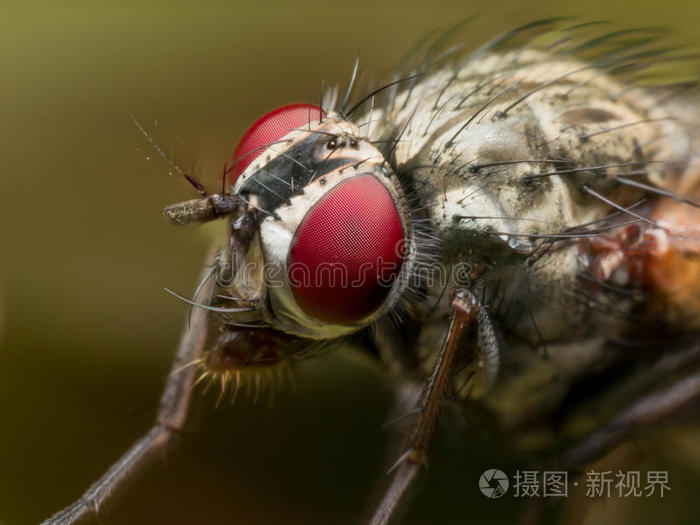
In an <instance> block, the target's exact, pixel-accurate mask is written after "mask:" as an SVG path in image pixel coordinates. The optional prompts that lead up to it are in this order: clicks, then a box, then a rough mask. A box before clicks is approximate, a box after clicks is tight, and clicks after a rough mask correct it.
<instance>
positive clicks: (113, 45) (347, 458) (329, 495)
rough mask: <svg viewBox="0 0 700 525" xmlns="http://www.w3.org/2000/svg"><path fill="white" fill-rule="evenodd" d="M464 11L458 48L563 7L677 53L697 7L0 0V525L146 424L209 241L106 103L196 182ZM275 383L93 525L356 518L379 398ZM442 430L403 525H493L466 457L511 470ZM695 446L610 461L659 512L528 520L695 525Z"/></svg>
mask: <svg viewBox="0 0 700 525" xmlns="http://www.w3.org/2000/svg"><path fill="white" fill-rule="evenodd" d="M475 12H479V13H482V18H481V19H480V20H479V21H478V22H476V23H473V24H471V25H470V26H469V27H467V28H466V29H465V31H464V38H465V39H466V40H467V42H468V45H469V46H470V47H474V46H476V45H478V44H480V43H482V42H483V40H484V39H485V38H487V37H489V36H493V35H494V34H496V33H498V32H499V31H503V30H506V29H510V28H512V27H514V26H516V25H518V24H521V23H524V22H526V21H531V20H533V19H536V18H541V17H549V16H553V15H569V14H576V15H580V16H582V17H584V18H586V19H595V20H598V19H610V20H613V21H616V22H617V23H618V25H619V26H624V27H631V26H638V25H645V26H648V25H652V26H658V25H662V26H666V27H668V28H670V29H671V32H672V35H673V37H674V39H675V40H676V41H678V42H684V43H687V44H690V45H695V46H697V45H698V44H700V37H699V36H698V30H697V27H698V20H699V19H700V18H699V15H700V3H698V2H690V1H688V0H667V1H665V2H658V1H654V2H652V1H650V0H643V1H641V2H623V1H621V0H606V1H600V0H595V1H589V2H580V1H573V0H566V1H559V2H552V1H543V0H525V1H524V2H512V3H511V4H510V5H507V4H506V5H502V4H497V3H494V2H487V1H482V0H479V1H442V2H441V1H436V0H431V1H416V0H405V1H400V2H376V1H373V2H368V1H360V0H356V1H353V2H328V1H323V2H319V1H314V2H306V3H304V4H303V5H301V4H297V3H294V2H280V1H277V0H266V1H263V2H250V3H241V2H239V3H236V2H221V3H208V4H206V5H204V4H202V5H195V4H194V3H192V2H172V1H171V2H163V3H160V4H158V3H152V2H151V3H144V2H85V3H83V4H78V3H67V4H63V5H62V6H61V7H59V3H57V2H46V3H35V2H17V3H14V2H8V1H7V0H6V1H4V2H3V3H2V6H1V8H0V68H1V79H0V152H1V153H2V158H1V164H0V166H1V167H0V170H1V171H2V173H1V175H0V197H1V199H2V201H1V203H0V231H1V235H2V237H1V238H2V247H1V248H0V325H1V327H2V328H1V331H0V414H1V416H0V421H2V423H0V523H2V524H20V523H36V522H37V521H39V520H40V519H41V518H45V517H47V516H48V515H49V514H51V513H52V512H54V511H56V510H58V509H59V508H60V507H62V506H63V505H65V504H67V503H68V502H70V501H72V499H74V498H75V497H77V496H78V495H79V494H80V493H81V492H82V491H83V490H84V489H85V488H86V487H87V486H88V484H89V483H90V482H92V481H93V480H94V479H95V478H96V477H97V476H98V475H100V474H101V473H102V472H103V471H104V469H105V468H106V467H107V466H108V465H109V464H110V463H111V462H112V461H113V460H115V459H116V458H117V457H118V456H119V455H120V454H121V453H122V452H123V451H124V450H125V449H126V448H127V447H128V445H129V444H130V443H131V442H132V441H133V440H134V439H135V438H136V437H138V436H139V435H140V434H141V433H143V432H144V431H145V430H146V429H147V428H148V426H149V425H150V423H151V421H152V419H153V416H154V414H155V406H156V403H157V399H158V395H159V391H160V388H161V386H162V383H163V380H164V377H165V375H166V373H167V370H168V366H169V362H170V359H171V356H172V352H173V349H174V345H175V343H176V340H177V338H178V335H179V333H180V329H181V326H182V324H183V320H184V318H185V314H186V309H185V308H184V307H183V305H182V304H181V303H180V302H178V301H177V300H175V299H174V298H172V297H171V296H169V295H167V294H166V293H165V292H164V291H163V287H165V286H167V287H169V288H172V289H174V290H177V291H180V292H183V293H185V294H187V293H189V292H190V291H191V290H192V289H193V287H194V284H195V279H196V277H197V275H198V272H199V268H200V264H201V263H202V260H203V257H204V254H205V252H206V250H207V248H208V246H209V245H210V243H211V240H212V238H213V237H214V236H215V235H217V234H218V233H220V232H219V228H218V227H217V226H207V227H204V228H197V227H191V228H174V227H171V226H169V225H168V224H167V223H166V222H165V220H164V219H163V217H162V216H161V210H162V208H163V207H164V206H165V205H167V204H169V203H172V202H175V201H178V200H183V199H186V198H190V197H192V196H194V195H193V192H192V191H191V189H190V188H189V187H188V186H187V185H186V184H185V183H184V182H183V181H182V180H179V179H178V178H176V177H174V176H171V175H169V174H168V169H167V166H165V165H164V163H163V162H161V161H159V160H158V159H157V158H155V157H154V156H153V153H152V152H151V151H150V150H148V148H147V145H146V144H145V142H144V140H143V138H142V137H141V136H140V135H139V133H138V131H137V130H136V128H135V126H134V125H133V123H132V122H131V121H130V119H129V117H128V116H127V109H128V110H131V111H133V112H134V114H135V115H137V116H138V117H139V118H140V119H141V120H142V121H143V122H144V124H145V125H146V126H147V127H148V128H150V129H151V130H153V131H154V134H155V135H156V136H157V137H158V139H159V140H160V141H161V142H162V143H163V144H164V145H166V146H167V147H168V149H169V150H170V151H172V152H173V153H174V154H175V156H176V157H177V158H178V160H179V161H180V162H182V163H183V164H184V166H186V167H192V166H194V165H198V166H199V168H200V171H199V172H200V174H201V176H202V179H203V180H204V182H205V183H206V184H207V185H209V187H216V185H217V184H218V183H219V175H220V173H221V169H222V166H223V161H224V160H225V159H226V158H227V157H228V156H229V155H230V153H231V151H232V150H233V148H234V146H235V144H236V142H237V140H238V138H239V136H240V135H241V134H242V132H243V131H244V130H245V129H247V127H248V126H249V125H250V124H251V123H252V122H253V121H254V120H255V119H256V118H257V117H258V116H259V115H261V114H262V113H263V112H265V111H266V110H268V109H270V108H273V107H275V106H278V105H281V104H284V103H287V102H292V101H304V100H309V101H315V100H317V98H318V94H319V91H320V86H321V81H322V79H325V81H326V83H327V84H328V83H344V82H346V81H347V78H348V76H349V74H350V71H351V69H352V65H353V61H354V59H355V56H356V55H357V54H358V53H359V56H360V57H361V64H362V66H363V69H364V71H365V72H366V73H367V74H368V77H367V78H366V79H369V78H370V77H382V76H384V77H385V78H386V76H387V74H388V73H389V72H390V71H391V66H392V64H394V63H395V62H396V60H397V59H398V58H399V57H400V56H401V54H402V53H403V52H404V51H405V50H406V49H408V47H409V46H410V45H411V44H412V43H414V42H415V41H416V39H417V38H418V37H420V36H421V35H423V34H425V33H426V32H428V31H430V30H432V29H434V28H436V27H445V26H448V25H450V24H452V23H454V22H455V21H457V20H458V19H460V18H463V17H465V16H467V15H470V14H473V13H475ZM366 79H365V80H366ZM147 157H150V158H151V160H147ZM297 381H298V383H299V386H298V388H297V389H296V390H293V389H291V388H289V387H288V386H285V387H284V388H283V389H282V390H281V391H280V392H278V393H277V395H276V397H275V402H274V403H273V404H270V403H268V400H267V396H263V398H262V400H261V401H260V402H258V403H257V404H253V402H252V400H246V399H245V398H243V399H239V401H238V402H237V403H236V405H235V406H233V407H230V406H228V405H227V404H224V405H223V406H221V407H219V408H218V409H214V401H215V397H214V396H212V395H209V396H207V398H206V399H204V400H202V402H201V403H198V409H197V410H196V414H195V418H194V420H195V421H193V424H191V425H190V430H192V431H193V433H192V434H191V435H189V434H188V435H187V436H186V437H185V438H184V439H183V442H182V444H181V446H180V447H179V448H176V449H175V450H173V451H172V452H171V453H169V454H168V455H167V456H165V457H163V458H160V459H159V460H158V461H157V462H156V464H155V465H154V467H153V468H152V469H151V470H149V471H148V472H147V473H145V474H144V475H142V476H141V477H140V478H139V480H138V481H137V482H136V483H134V484H133V485H131V486H130V488H129V489H128V490H127V491H125V492H123V493H120V495H119V497H118V498H117V499H116V500H115V502H114V504H112V505H110V506H109V507H108V508H107V509H106V511H105V514H104V515H103V520H102V522H103V523H105V524H112V523H135V524H141V523H176V524H180V523H201V524H210V523H211V524H214V523H268V524H269V523H329V522H333V523H336V524H340V523H358V522H359V520H360V519H361V517H363V516H366V515H367V513H368V512H369V510H370V505H371V502H372V501H373V498H376V496H377V487H378V483H379V482H380V481H381V480H382V472H383V470H384V469H385V468H386V465H387V462H388V461H389V460H390V459H391V458H390V457H389V455H388V451H389V450H390V449H389V441H390V434H389V431H388V430H386V429H383V428H382V423H383V422H384V421H385V420H386V419H387V417H388V413H389V410H390V407H391V389H390V385H387V384H385V383H384V382H383V381H382V379H381V378H380V377H378V376H376V375H375V374H373V373H371V372H370V371H368V370H366V369H365V368H363V367H361V366H359V365H357V364H354V363H352V362H351V361H348V360H346V359H344V358H342V356H329V357H327V358H323V359H319V360H316V361H313V362H309V363H307V364H305V365H303V366H301V367H300V368H299V370H298V373H297ZM200 397H201V396H200ZM195 423H196V424H195ZM441 428H442V431H441V433H440V437H439V439H438V443H437V446H436V453H435V457H434V459H433V460H432V461H431V465H430V469H429V470H428V471H427V473H426V474H425V475H424V476H423V478H422V479H421V482H420V484H419V485H420V486H419V490H418V491H417V493H416V496H415V498H413V500H412V503H411V505H410V506H409V508H408V509H407V510H406V513H405V517H406V520H407V522H408V523H465V522H467V521H469V522H481V521H491V522H494V521H495V522H510V521H513V520H515V518H516V516H517V515H518V511H519V510H520V507H521V506H520V502H518V501H517V500H515V499H514V498H512V497H506V498H503V499H501V500H494V501H489V500H486V499H485V498H484V497H483V496H482V495H481V494H480V493H479V492H478V490H477V485H476V484H477V479H478V476H479V474H480V473H481V472H482V471H483V470H484V469H486V468H490V467H499V468H501V469H503V470H506V471H509V469H510V471H511V472H514V470H515V468H518V467H522V466H520V465H517V464H513V463H509V461H511V460H509V459H507V458H505V457H503V454H502V453H501V452H500V451H499V450H498V449H497V447H488V446H487V443H489V442H491V441H492V439H491V436H488V435H485V434H484V432H483V431H482V430H480V429H478V428H476V429H475V428H470V427H469V426H468V425H467V424H464V423H460V420H459V418H450V417H448V418H446V420H445V422H444V423H443V425H442V427H441ZM194 430H197V432H194ZM697 439H698V434H695V435H693V434H692V433H689V432H685V433H673V434H671V435H667V436H666V437H665V439H664V440H661V439H660V438H657V439H656V440H651V441H649V440H646V441H644V442H641V443H640V444H638V445H636V446H635V447H632V448H631V449H629V450H627V451H626V452H625V453H624V454H623V455H622V456H620V457H619V458H618V459H619V461H618V463H616V464H613V465H612V468H613V469H615V470H617V468H623V470H624V466H625V465H627V466H629V465H632V467H634V468H633V469H636V470H642V471H644V470H646V469H652V470H654V469H669V470H670V475H671V485H672V491H671V493H669V494H668V495H667V496H666V497H665V498H664V499H663V500H660V499H650V500H627V501H616V500H609V501H604V502H601V503H599V504H595V505H592V506H584V505H583V503H585V501H582V500H585V498H575V497H571V498H569V501H568V503H569V504H570V505H569V507H568V508H561V507H557V508H555V512H554V513H553V514H551V515H550V517H549V518H548V520H549V521H550V522H557V523H613V522H615V523H630V522H632V521H634V522H635V523H638V524H642V523H656V522H658V521H659V520H663V521H665V522H667V523H697V522H700V504H699V503H698V502H697V498H696V495H697V491H698V489H699V488H700V479H699V476H700V474H698V470H697V469H694V468H693V467H692V460H693V459H694V460H695V461H696V462H695V464H696V465H697V459H698V458H697V456H698V454H699V452H698V450H697V448H698V446H697V443H698V440H697ZM689 458H690V459H689ZM631 469H632V468H631Z"/></svg>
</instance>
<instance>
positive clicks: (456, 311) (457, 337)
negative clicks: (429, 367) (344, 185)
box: [371, 290, 479, 525]
mask: <svg viewBox="0 0 700 525" xmlns="http://www.w3.org/2000/svg"><path fill="white" fill-rule="evenodd" d="M478 309H479V306H478V303H477V301H476V299H475V298H474V296H473V295H472V294H471V293H470V292H469V291H467V290H459V291H458V292H457V294H456V296H455V298H454V300H453V301H452V319H451V321H450V328H449V331H448V333H447V337H446V338H445V342H444V343H443V346H442V350H441V351H440V354H439V355H438V358H437V360H436V362H435V366H434V368H433V372H432V374H431V375H430V377H429V378H428V381H427V383H426V385H425V388H424V389H423V393H422V394H421V396H420V399H419V400H418V405H417V407H416V412H417V414H418V416H417V422H416V424H415V426H414V428H413V430H412V432H411V434H410V436H409V439H408V443H407V447H406V451H405V452H404V453H403V454H402V455H401V457H400V458H399V460H398V461H397V462H396V464H395V465H394V467H392V469H391V470H395V474H394V477H393V479H392V481H391V485H390V486H389V488H388V489H387V491H386V492H385V494H384V496H383V498H382V501H381V503H380V504H379V507H378V508H377V510H376V511H375V513H374V516H373V517H372V520H371V525H385V524H387V523H389V520H390V519H391V517H392V515H393V514H394V512H395V511H396V508H397V506H398V504H399V502H400V500H401V497H402V496H403V495H404V493H405V492H406V490H407V489H408V487H409V486H410V485H411V482H412V481H413V479H414V478H415V477H416V475H417V474H418V470H419V469H420V467H421V465H422V464H424V463H425V462H426V459H427V452H428V447H429V445H430V441H431V438H432V435H433V431H434V430H435V426H436V425H437V420H438V416H439V414H440V405H441V401H442V399H443V397H444V395H445V392H446V389H447V387H448V385H449V383H450V379H451V378H452V373H451V372H452V365H453V363H454V360H455V356H456V355H457V350H458V348H459V344H460V342H461V341H462V338H463V336H464V335H465V331H467V330H469V329H471V328H472V327H473V325H474V324H475V321H476V319H477V313H478Z"/></svg>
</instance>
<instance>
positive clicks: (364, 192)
mask: <svg viewBox="0 0 700 525" xmlns="http://www.w3.org/2000/svg"><path fill="white" fill-rule="evenodd" d="M404 244H405V240H404V230H403V225H402V223H401V216H400V214H399V211H398V209H397V207H396V203H395V202H394V199H393V197H392V195H391V193H389V190H388V189H387V188H386V186H384V184H382V183H381V182H380V181H379V180H378V179H377V178H375V177H374V176H372V175H369V174H361V175H357V176H354V177H352V178H349V179H347V180H345V181H343V182H341V183H339V184H338V185H336V186H335V187H333V188H331V189H330V190H329V191H328V192H327V193H326V194H325V195H324V196H323V197H321V199H319V200H318V201H317V202H316V204H315V205H314V206H313V207H312V208H311V209H310V210H309V211H308V212H307V214H306V216H305V217H304V218H303V219H302V221H301V224H300V225H299V227H298V229H297V231H296V233H295V235H294V239H293V241H292V246H291V248H290V252H289V261H288V263H289V264H288V272H289V274H288V277H289V282H290V285H291V288H292V291H293V294H294V298H295V300H296V302H297V304H298V305H299V307H300V308H301V309H302V310H303V311H304V312H305V313H306V314H307V315H309V316H311V317H314V318H315V319H317V320H319V321H323V322H328V323H334V324H347V323H352V322H356V321H359V320H361V319H363V318H365V317H367V316H369V315H371V314H373V313H374V312H376V311H377V310H378V309H379V308H380V307H381V306H382V304H383V303H384V301H385V300H386V298H387V296H388V294H389V292H390V291H391V287H392V285H393V283H394V281H395V280H396V277H397V276H398V274H399V272H400V270H401V265H402V263H403V258H404V249H405V248H404Z"/></svg>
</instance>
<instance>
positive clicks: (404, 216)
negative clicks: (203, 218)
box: [227, 104, 412, 339]
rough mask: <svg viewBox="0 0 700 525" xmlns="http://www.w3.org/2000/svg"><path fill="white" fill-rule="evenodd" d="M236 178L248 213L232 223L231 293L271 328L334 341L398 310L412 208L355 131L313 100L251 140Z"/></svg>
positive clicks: (276, 114) (268, 122)
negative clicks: (240, 237)
mask: <svg viewBox="0 0 700 525" xmlns="http://www.w3.org/2000/svg"><path fill="white" fill-rule="evenodd" d="M227 177H228V183H229V185H230V187H231V195H232V196H233V197H235V198H237V199H239V200H240V201H241V202H243V203H245V204H246V206H247V208H246V210H247V211H246V212H245V213H244V214H243V215H240V214H239V215H236V214H233V215H232V216H231V220H232V239H233V241H234V242H233V243H232V244H233V245H234V248H233V249H232V250H231V252H232V253H231V255H232V257H233V258H234V259H237V262H236V263H235V264H232V266H233V267H235V270H234V273H235V275H232V286H233V288H234V289H235V291H236V293H237V294H239V296H243V297H244V298H245V299H246V300H248V301H250V302H251V303H253V304H255V305H256V310H257V313H258V314H259V316H260V319H261V321H263V322H264V323H265V324H266V325H268V326H269V327H270V328H272V329H274V330H278V331H282V332H285V333H286V334H290V335H294V336H299V337H303V338H311V339H329V338H334V337H339V336H342V335H345V334H348V333H350V332H353V331H356V330H358V329H360V328H362V327H364V326H367V325H369V324H370V323H371V322H373V321H374V320H376V319H378V318H379V317H381V316H382V315H384V314H385V313H387V312H388V311H389V310H391V309H392V308H393V307H395V305H396V304H397V302H398V298H399V296H400V295H401V292H402V290H403V289H404V288H405V286H406V283H407V276H408V274H409V273H408V272H409V267H410V266H411V263H410V261H411V253H412V248H411V246H412V233H411V225H410V218H409V216H408V213H407V209H408V206H407V204H406V199H405V197H404V195H403V192H402V189H401V186H400V184H399V182H398V179H397V178H396V176H395V175H394V174H393V172H392V171H391V169H390V167H389V165H388V164H387V162H386V161H385V159H384V157H383V156H382V155H381V153H380V152H379V151H378V150H377V149H376V148H375V147H374V145H373V144H372V143H371V142H370V141H369V140H368V139H367V138H366V137H364V136H363V135H362V133H361V132H360V129H359V128H358V127H357V126H356V125H354V124H352V123H351V122H349V121H347V120H345V119H343V118H341V117H340V116H339V115H337V114H334V113H331V112H328V113H327V112H325V111H323V110H322V109H321V108H319V107H317V106H312V105H308V104H292V105H288V106H284V107H282V108H279V109H276V110H274V111H272V112H270V113H268V114H266V115H264V116H263V117H262V118H260V119H259V120H258V121H257V122H255V123H254V124H253V126H252V127H251V128H250V129H249V130H248V131H247V132H246V133H245V135H244V136H243V138H242V139H241V141H240V143H239V144H238V146H237V148H236V150H235V153H234V155H233V158H232V161H231V163H230V164H229V168H228V169H227ZM252 216H254V217H255V220H254V221H253V222H254V226H252V227H251V226H250V224H251V221H250V220H249V218H250V217H252ZM246 224H248V226H246ZM245 228H247V229H248V232H247V233H246V235H245V237H246V238H247V240H246V242H244V243H241V242H238V241H237V240H236V236H237V235H238V234H239V233H238V232H241V231H243V230H244V229H245Z"/></svg>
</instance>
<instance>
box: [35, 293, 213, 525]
mask: <svg viewBox="0 0 700 525" xmlns="http://www.w3.org/2000/svg"><path fill="white" fill-rule="evenodd" d="M212 281H214V279H207V280H206V283H205V284H204V285H203V286H202V287H201V289H200V290H199V293H198V294H197V297H196V298H195V301H197V300H199V301H208V300H209V294H210V291H211V289H212V287H213V286H214V283H213V282H212ZM207 313H208V312H207V310H206V309H204V308H197V309H195V311H194V312H193V313H192V318H191V321H190V323H189V325H188V326H186V327H185V331H184V332H183V334H182V337H181V338H180V343H179V346H178V348H177V351H176V353H175V360H174V361H173V364H172V367H171V370H170V375H169V376H168V380H167V383H166V385H165V388H164V389H163V393H162V394H161V398H160V404H159V407H158V415H157V417H156V422H155V424H154V425H153V427H152V428H151V429H150V430H149V431H148V432H147V433H146V434H145V435H144V436H143V437H141V438H140V439H139V440H138V441H136V443H134V444H133V445H132V446H131V448H130V449H129V450H127V451H126V453H125V454H124V455H123V456H122V457H121V458H119V459H118V460H117V462H116V463H114V464H113V465H112V466H111V467H110V468H109V470H107V472H105V473H104V474H103V475H102V477H101V478H100V479H98V480H97V481H96V482H95V483H93V485H92V486H91V487H90V488H89V489H87V491H85V493H84V494H83V495H82V496H81V497H80V499H78V500H77V501H75V502H74V503H72V504H71V505H69V506H68V507H66V508H65V509H63V510H61V511H60V512H58V513H56V514H54V515H53V516H51V517H50V518H49V519H47V520H46V521H44V522H43V525H59V524H60V525H64V524H68V523H74V522H76V521H78V520H80V519H82V518H87V517H90V516H92V517H95V518H99V511H100V509H101V508H102V506H103V505H104V503H105V502H107V500H109V498H110V497H111V496H112V494H113V493H114V492H115V491H116V490H117V489H118V488H119V487H121V486H122V485H123V484H124V482H125V481H127V480H128V479H129V478H130V477H131V475H132V474H134V473H135V472H136V471H137V470H138V469H139V468H141V467H143V466H144V465H145V464H146V462H147V460H148V459H150V458H151V457H154V456H155V453H156V452H157V451H158V450H161V449H162V448H163V447H165V446H166V445H167V444H168V443H169V442H170V441H171V440H172V438H173V437H174V436H176V435H177V434H178V432H179V431H180V430H181V429H182V427H183V425H184V423H185V418H186V416H187V410H188V407H189V404H190V397H191V391H192V385H193V384H194V381H195V379H196V374H197V367H194V366H190V365H191V364H192V363H193V362H194V361H196V360H197V359H198V358H199V357H200V356H201V355H202V351H203V348H204V344H205V341H206V336H207V326H208V325H207Z"/></svg>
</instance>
